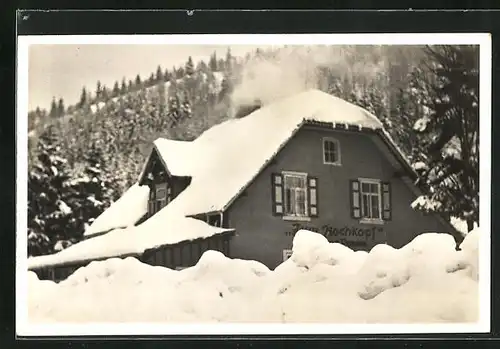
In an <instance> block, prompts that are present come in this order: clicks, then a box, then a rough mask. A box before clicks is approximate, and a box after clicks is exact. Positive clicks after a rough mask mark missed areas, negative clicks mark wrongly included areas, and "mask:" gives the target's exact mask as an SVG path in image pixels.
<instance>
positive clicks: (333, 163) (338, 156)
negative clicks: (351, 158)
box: [321, 137, 342, 166]
mask: <svg viewBox="0 0 500 349" xmlns="http://www.w3.org/2000/svg"><path fill="white" fill-rule="evenodd" d="M326 142H332V143H335V147H336V148H337V161H335V162H330V161H326V152H325V143H326ZM321 144H322V148H321V151H322V156H323V164H324V165H332V166H341V165H342V162H341V153H340V142H339V140H338V139H336V138H332V137H324V138H323V141H322V143H321Z"/></svg>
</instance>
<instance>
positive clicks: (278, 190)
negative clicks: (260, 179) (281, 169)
mask: <svg viewBox="0 0 500 349" xmlns="http://www.w3.org/2000/svg"><path fill="white" fill-rule="evenodd" d="M283 181H284V178H283V175H282V174H281V173H273V174H272V175H271V189H272V190H271V196H272V201H273V215H275V216H283V211H284V210H285V205H284V200H283V198H284V196H285V195H284V190H283V187H284V183H283Z"/></svg>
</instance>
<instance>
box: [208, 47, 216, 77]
mask: <svg viewBox="0 0 500 349" xmlns="http://www.w3.org/2000/svg"><path fill="white" fill-rule="evenodd" d="M208 67H209V68H210V70H211V71H212V72H216V71H218V69H217V68H218V66H217V53H216V52H215V51H214V53H212V54H211V55H210V59H209V61H208Z"/></svg>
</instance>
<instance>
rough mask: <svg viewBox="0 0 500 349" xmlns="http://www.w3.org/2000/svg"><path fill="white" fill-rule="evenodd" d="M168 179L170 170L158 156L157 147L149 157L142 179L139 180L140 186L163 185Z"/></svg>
mask: <svg viewBox="0 0 500 349" xmlns="http://www.w3.org/2000/svg"><path fill="white" fill-rule="evenodd" d="M168 177H169V172H168V169H167V167H166V165H165V163H164V161H163V160H162V159H161V157H160V155H159V154H158V151H157V150H156V147H154V148H153V150H151V153H150V155H149V157H148V160H147V162H146V165H145V168H144V171H143V172H142V174H141V178H139V185H150V184H152V183H163V182H166V181H167V178H168Z"/></svg>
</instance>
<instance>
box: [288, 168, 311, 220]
mask: <svg viewBox="0 0 500 349" xmlns="http://www.w3.org/2000/svg"><path fill="white" fill-rule="evenodd" d="M284 177H285V215H286V216H295V217H306V216H307V185H306V181H307V175H306V174H298V173H296V174H295V173H294V174H292V173H285V175H284Z"/></svg>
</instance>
